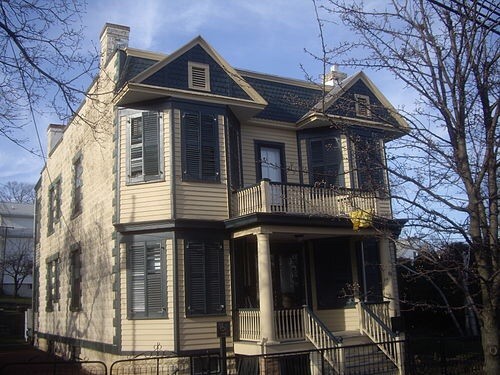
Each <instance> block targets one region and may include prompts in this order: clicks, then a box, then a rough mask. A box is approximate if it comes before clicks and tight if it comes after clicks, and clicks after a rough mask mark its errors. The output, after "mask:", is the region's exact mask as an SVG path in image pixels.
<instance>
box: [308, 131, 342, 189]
mask: <svg viewBox="0 0 500 375" xmlns="http://www.w3.org/2000/svg"><path fill="white" fill-rule="evenodd" d="M309 171H310V181H311V184H313V185H319V186H323V187H331V186H344V176H343V169H342V148H341V146H340V139H339V138H338V137H331V138H322V139H311V140H310V141H309Z"/></svg>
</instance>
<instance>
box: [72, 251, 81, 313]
mask: <svg viewBox="0 0 500 375" xmlns="http://www.w3.org/2000/svg"><path fill="white" fill-rule="evenodd" d="M81 269H82V252H81V249H80V247H79V246H78V247H75V248H74V249H73V250H72V251H71V269H70V276H71V279H70V282H71V285H70V288H71V290H70V298H71V301H70V310H71V311H79V310H80V309H81V307H82V306H81V296H82V273H81Z"/></svg>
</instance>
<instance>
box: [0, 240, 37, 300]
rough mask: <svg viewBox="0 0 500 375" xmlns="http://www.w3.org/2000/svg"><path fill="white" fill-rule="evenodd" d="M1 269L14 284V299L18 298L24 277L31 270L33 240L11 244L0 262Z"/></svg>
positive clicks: (30, 272)
mask: <svg viewBox="0 0 500 375" xmlns="http://www.w3.org/2000/svg"><path fill="white" fill-rule="evenodd" d="M1 267H2V268H3V272H4V274H5V275H7V276H10V277H11V278H12V280H13V282H14V297H17V296H18V293H19V289H21V286H22V285H23V283H24V280H25V279H26V277H28V276H29V275H31V274H32V270H33V240H32V239H29V240H23V241H16V242H12V243H11V245H10V247H9V251H8V252H7V254H6V255H5V259H4V260H3V261H2V264H1Z"/></svg>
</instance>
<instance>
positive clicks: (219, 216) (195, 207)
mask: <svg viewBox="0 0 500 375" xmlns="http://www.w3.org/2000/svg"><path fill="white" fill-rule="evenodd" d="M173 118H174V120H173V121H174V124H175V134H174V144H175V184H176V186H175V204H176V218H183V219H201V220H224V219H227V218H228V217H229V209H228V195H227V174H226V161H225V159H226V149H225V140H224V116H219V118H218V124H219V129H218V131H219V133H218V134H219V165H220V183H212V182H209V183H204V182H187V181H182V175H183V173H182V146H181V112H180V111H179V110H174V116H173Z"/></svg>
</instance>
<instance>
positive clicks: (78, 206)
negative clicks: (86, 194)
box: [72, 155, 83, 217]
mask: <svg viewBox="0 0 500 375" xmlns="http://www.w3.org/2000/svg"><path fill="white" fill-rule="evenodd" d="M82 174H83V166H82V156H81V155H79V156H78V157H77V158H76V159H75V160H74V162H73V202H72V217H75V216H77V215H78V214H80V213H81V212H82V185H83V180H82Z"/></svg>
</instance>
